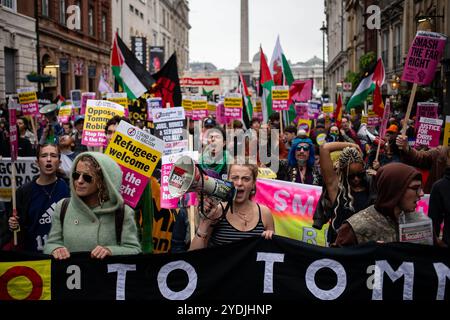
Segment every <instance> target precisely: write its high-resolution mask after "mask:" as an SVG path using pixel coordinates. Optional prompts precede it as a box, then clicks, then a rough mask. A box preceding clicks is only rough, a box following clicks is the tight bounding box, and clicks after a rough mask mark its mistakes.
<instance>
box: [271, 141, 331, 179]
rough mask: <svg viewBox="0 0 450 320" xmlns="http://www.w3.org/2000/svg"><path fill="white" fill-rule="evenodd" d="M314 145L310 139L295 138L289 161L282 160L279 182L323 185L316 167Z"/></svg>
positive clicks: (278, 175)
mask: <svg viewBox="0 0 450 320" xmlns="http://www.w3.org/2000/svg"><path fill="white" fill-rule="evenodd" d="M314 162H315V157H314V145H313V143H312V141H311V139H309V138H295V139H294V140H292V146H291V149H290V150H289V154H288V158H287V160H280V167H279V169H278V173H277V179H278V180H284V181H291V182H297V183H303V184H311V185H321V184H322V178H321V176H320V173H319V171H318V170H317V169H316V167H315V166H314Z"/></svg>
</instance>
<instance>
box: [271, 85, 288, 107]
mask: <svg viewBox="0 0 450 320" xmlns="http://www.w3.org/2000/svg"><path fill="white" fill-rule="evenodd" d="M288 101H289V86H273V87H272V108H273V110H274V111H283V110H289V105H288Z"/></svg>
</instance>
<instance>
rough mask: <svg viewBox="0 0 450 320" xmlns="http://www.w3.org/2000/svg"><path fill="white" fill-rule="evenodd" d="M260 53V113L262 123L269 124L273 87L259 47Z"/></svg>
mask: <svg viewBox="0 0 450 320" xmlns="http://www.w3.org/2000/svg"><path fill="white" fill-rule="evenodd" d="M259 52H260V68H259V84H260V85H261V90H260V91H259V93H260V95H262V112H263V122H265V123H268V122H269V116H270V115H271V114H272V113H273V109H272V86H273V85H274V83H273V80H272V75H271V74H270V70H269V66H268V65H267V61H266V57H265V56H264V52H263V50H262V48H261V47H259Z"/></svg>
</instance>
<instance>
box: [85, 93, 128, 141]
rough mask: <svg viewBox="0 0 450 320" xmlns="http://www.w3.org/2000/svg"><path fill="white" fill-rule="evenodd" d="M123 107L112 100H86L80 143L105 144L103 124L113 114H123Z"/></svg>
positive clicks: (104, 124)
mask: <svg viewBox="0 0 450 320" xmlns="http://www.w3.org/2000/svg"><path fill="white" fill-rule="evenodd" d="M124 112H125V111H124V108H123V107H122V106H121V105H119V104H117V103H114V102H110V101H104V100H88V101H87V107H86V117H85V120H84V126H83V136H82V140H81V143H82V144H84V145H86V146H91V147H99V146H100V147H101V146H104V145H105V144H106V136H105V126H106V123H107V122H108V120H109V119H111V118H112V117H114V116H123V115H124Z"/></svg>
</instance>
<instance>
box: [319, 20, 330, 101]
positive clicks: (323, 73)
mask: <svg viewBox="0 0 450 320" xmlns="http://www.w3.org/2000/svg"><path fill="white" fill-rule="evenodd" d="M327 30H328V28H327V27H326V26H325V21H322V27H321V28H320V31H322V33H323V40H322V42H323V48H322V50H323V61H322V95H323V94H324V93H325V33H326V32H327Z"/></svg>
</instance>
